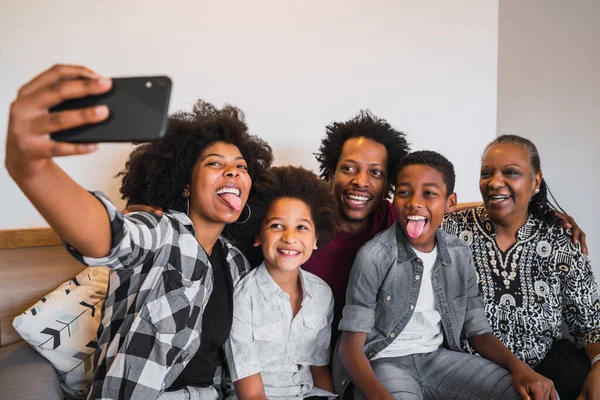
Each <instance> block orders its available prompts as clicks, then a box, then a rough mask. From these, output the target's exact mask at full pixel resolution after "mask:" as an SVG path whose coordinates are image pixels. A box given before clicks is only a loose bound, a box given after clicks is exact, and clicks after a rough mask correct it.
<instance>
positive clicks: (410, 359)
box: [354, 348, 520, 400]
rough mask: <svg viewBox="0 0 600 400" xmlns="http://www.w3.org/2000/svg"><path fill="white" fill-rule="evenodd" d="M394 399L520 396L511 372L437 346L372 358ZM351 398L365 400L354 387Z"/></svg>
mask: <svg viewBox="0 0 600 400" xmlns="http://www.w3.org/2000/svg"><path fill="white" fill-rule="evenodd" d="M371 367H372V368H373V371H374V372H375V376H377V379H379V381H380V382H381V384H382V385H383V386H384V387H385V388H386V389H387V390H388V391H389V392H390V393H391V394H392V395H393V396H394V398H395V399H407V400H412V399H415V400H416V399H477V400H482V399H519V398H520V396H519V395H518V394H517V392H516V391H515V389H514V388H513V386H512V376H511V375H510V372H508V371H507V370H506V369H504V368H502V367H501V366H499V365H497V364H495V363H493V362H491V361H489V360H487V359H485V358H483V357H479V356H474V355H471V354H468V353H463V352H458V351H452V350H448V349H445V348H439V349H437V350H436V351H433V352H431V353H426V354H412V355H408V356H404V357H397V358H380V359H376V360H373V361H371ZM354 399H356V400H358V399H361V400H362V399H364V396H363V394H362V393H361V392H360V391H359V390H357V389H356V388H355V389H354Z"/></svg>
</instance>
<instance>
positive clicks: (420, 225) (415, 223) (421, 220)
mask: <svg viewBox="0 0 600 400" xmlns="http://www.w3.org/2000/svg"><path fill="white" fill-rule="evenodd" d="M406 220H407V221H406V234H407V235H408V236H409V237H410V238H412V239H416V238H418V237H419V236H421V233H423V230H424V229H425V225H426V224H427V218H425V217H424V216H422V215H407V216H406Z"/></svg>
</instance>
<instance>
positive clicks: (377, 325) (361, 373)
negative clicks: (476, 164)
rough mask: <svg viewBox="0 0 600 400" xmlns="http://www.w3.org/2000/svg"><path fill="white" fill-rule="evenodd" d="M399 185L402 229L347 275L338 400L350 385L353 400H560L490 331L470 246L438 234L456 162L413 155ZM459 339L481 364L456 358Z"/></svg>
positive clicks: (368, 251)
mask: <svg viewBox="0 0 600 400" xmlns="http://www.w3.org/2000/svg"><path fill="white" fill-rule="evenodd" d="M396 177H397V179H396V188H395V196H394V202H393V207H394V211H395V213H396V216H397V218H398V222H397V223H395V224H394V225H392V226H391V227H390V228H388V229H387V230H385V231H383V232H382V233H380V234H379V235H377V236H376V237H375V238H373V239H372V240H371V241H369V242H368V243H366V244H365V246H364V247H362V248H361V249H360V251H359V253H358V255H357V257H356V260H355V262H354V265H353V268H352V272H351V275H350V283H349V286H348V290H347V294H346V306H345V307H344V310H343V315H342V320H341V322H340V326H339V328H340V330H341V331H343V335H342V339H341V341H340V345H339V346H338V348H337V349H336V352H335V355H334V365H333V369H334V384H335V388H336V390H337V393H338V394H340V395H341V396H343V394H344V392H345V391H346V389H347V388H348V385H349V384H350V382H353V383H354V386H355V390H354V398H355V399H363V398H369V399H378V400H379V399H422V398H442V399H449V398H452V399H455V398H461V399H485V398H490V399H499V398H502V399H512V398H519V395H521V396H523V397H525V398H529V397H528V394H529V395H533V396H531V397H532V398H536V399H538V398H539V399H554V398H556V397H555V396H556V395H555V392H554V389H553V385H552V382H551V381H549V380H547V379H546V378H544V377H542V376H541V375H538V374H536V373H535V372H534V371H533V370H531V369H530V368H529V367H528V366H527V365H526V364H525V363H523V362H522V361H520V360H519V359H517V358H516V357H515V356H514V355H513V354H512V353H510V351H509V350H508V349H507V348H506V347H504V345H502V343H501V342H500V341H499V340H498V339H497V338H496V337H495V336H494V335H493V334H492V333H491V332H492V330H491V328H490V326H489V324H488V322H487V320H486V317H485V314H484V310H483V299H482V297H481V296H480V294H479V290H478V286H477V277H476V274H475V268H474V266H473V261H472V258H471V252H470V250H469V248H468V247H466V246H465V245H464V244H463V243H461V241H460V240H459V239H457V238H456V237H453V236H450V235H448V234H446V233H443V232H442V231H441V230H439V229H438V227H439V226H440V223H441V221H442V219H443V217H444V213H445V212H451V211H452V210H453V209H454V208H455V207H456V194H455V193H453V191H454V180H455V176H454V168H453V166H452V164H451V163H450V162H449V161H448V160H447V159H446V158H444V157H443V156H441V155H440V154H437V153H435V152H431V151H420V152H415V153H412V154H410V155H408V156H406V157H405V158H404V159H402V160H401V161H400V163H399V164H398V167H397V175H396ZM464 339H468V340H469V342H470V344H471V345H472V346H473V347H474V348H475V350H477V352H479V354H481V355H482V356H483V357H478V356H474V355H470V354H467V353H464V352H461V350H460V341H461V340H464ZM497 364H498V365H497ZM503 367H504V368H503ZM509 371H510V372H509ZM511 373H512V377H511ZM511 382H512V385H511ZM513 386H514V387H513Z"/></svg>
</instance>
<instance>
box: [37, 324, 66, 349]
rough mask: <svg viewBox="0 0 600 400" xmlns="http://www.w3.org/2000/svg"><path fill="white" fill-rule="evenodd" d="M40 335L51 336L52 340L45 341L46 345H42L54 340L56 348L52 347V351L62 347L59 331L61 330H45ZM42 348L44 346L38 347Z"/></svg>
mask: <svg viewBox="0 0 600 400" xmlns="http://www.w3.org/2000/svg"><path fill="white" fill-rule="evenodd" d="M63 329H64V328H63ZM61 330H62V329H61ZM40 333H44V334H46V335H50V336H51V338H50V339H48V340H46V341H45V342H44V343H42V344H46V343H48V341H49V340H51V339H54V344H53V346H54V347H52V350H54V349H56V348H57V347H58V346H60V331H59V330H56V329H52V328H46V329H44V330H43V331H42V332H40ZM41 346H42V345H40V346H38V347H41Z"/></svg>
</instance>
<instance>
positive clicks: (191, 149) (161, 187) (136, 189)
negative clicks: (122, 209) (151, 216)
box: [117, 100, 273, 212]
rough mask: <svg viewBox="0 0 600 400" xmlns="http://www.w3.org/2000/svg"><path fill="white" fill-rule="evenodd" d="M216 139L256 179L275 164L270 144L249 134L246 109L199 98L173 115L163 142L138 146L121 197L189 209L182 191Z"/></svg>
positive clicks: (125, 173)
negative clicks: (231, 150) (229, 147)
mask: <svg viewBox="0 0 600 400" xmlns="http://www.w3.org/2000/svg"><path fill="white" fill-rule="evenodd" d="M217 141H223V142H226V143H230V144H233V145H235V146H236V147H237V148H238V149H239V150H240V152H241V153H242V156H243V157H244V159H245V160H246V163H247V164H248V173H249V174H250V177H251V178H252V179H253V180H254V179H255V177H256V176H257V175H258V174H260V173H261V171H263V170H264V169H266V168H269V167H270V166H271V164H272V162H273V152H272V150H271V147H270V146H269V145H268V144H267V143H266V142H265V141H264V140H262V139H260V138H258V137H257V136H254V135H250V134H249V133H248V127H247V125H246V123H245V122H244V114H243V112H242V111H241V110H240V109H239V108H237V107H234V106H231V105H225V106H224V107H223V108H221V109H218V108H216V107H215V106H213V105H212V104H210V103H207V102H205V101H203V100H198V101H197V102H196V104H195V105H194V107H193V109H192V111H191V112H189V111H179V112H176V113H174V114H173V115H171V116H170V117H169V122H168V125H167V133H166V135H165V136H164V137H163V138H161V139H160V140H157V141H154V142H148V143H144V144H141V145H139V146H138V147H137V148H136V149H135V150H133V151H132V152H131V154H130V155H129V160H128V161H127V162H126V164H125V168H124V169H123V170H122V171H121V172H119V173H118V174H117V177H118V176H122V177H123V178H122V184H121V188H120V192H121V195H122V196H121V197H122V198H123V199H125V200H127V205H128V206H129V205H131V204H151V205H154V206H158V207H160V208H162V209H164V210H168V209H174V210H177V211H182V212H185V200H184V198H183V197H182V193H183V191H184V188H185V186H186V185H187V184H189V183H190V180H191V174H192V170H193V168H194V165H195V164H196V161H197V160H198V158H199V157H200V154H201V153H202V152H203V151H204V149H206V148H207V147H208V146H210V145H211V144H212V143H214V142H217Z"/></svg>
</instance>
